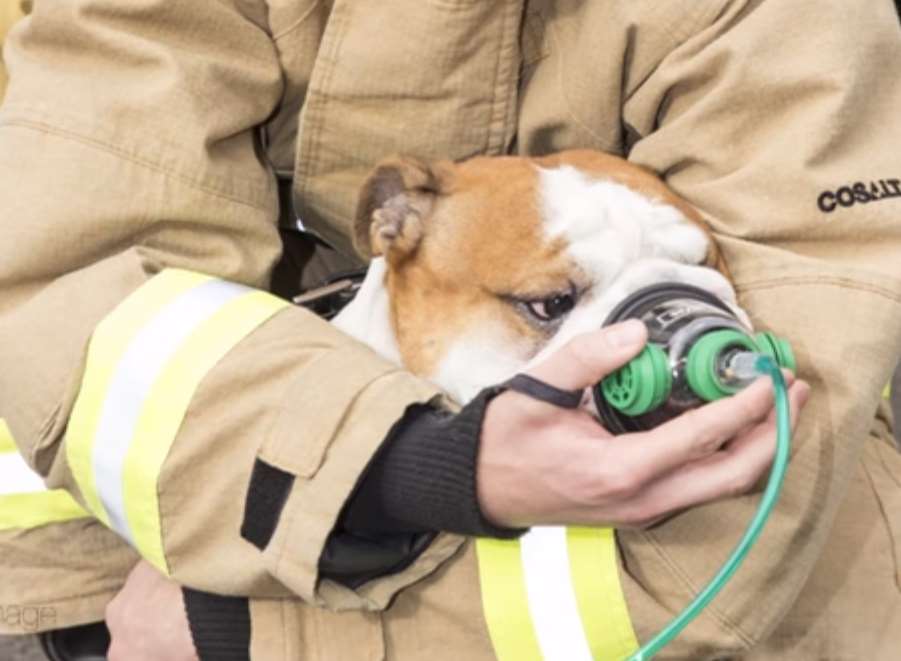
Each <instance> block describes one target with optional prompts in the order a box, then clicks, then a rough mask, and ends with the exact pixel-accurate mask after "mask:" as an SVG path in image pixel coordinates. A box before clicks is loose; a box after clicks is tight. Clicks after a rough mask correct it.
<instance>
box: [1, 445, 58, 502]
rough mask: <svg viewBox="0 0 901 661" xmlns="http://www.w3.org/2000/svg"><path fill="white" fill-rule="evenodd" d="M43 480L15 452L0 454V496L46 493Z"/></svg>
mask: <svg viewBox="0 0 901 661" xmlns="http://www.w3.org/2000/svg"><path fill="white" fill-rule="evenodd" d="M46 490H47V487H46V486H44V480H42V479H41V476H40V475H38V474H37V473H35V472H34V471H33V470H31V468H30V467H29V466H28V464H26V463H25V460H24V459H22V457H21V456H20V455H19V453H18V452H16V451H15V450H14V451H13V452H10V453H4V454H0V495H7V494H11V493H38V492H41V491H46Z"/></svg>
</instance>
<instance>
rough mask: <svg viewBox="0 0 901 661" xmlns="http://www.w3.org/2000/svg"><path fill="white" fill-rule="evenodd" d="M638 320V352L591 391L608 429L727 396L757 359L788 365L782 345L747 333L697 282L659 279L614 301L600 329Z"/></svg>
mask: <svg viewBox="0 0 901 661" xmlns="http://www.w3.org/2000/svg"><path fill="white" fill-rule="evenodd" d="M627 319H639V320H641V321H642V322H643V323H644V325H645V326H646V327H647V329H648V343H647V345H646V346H645V348H644V349H643V350H642V352H641V353H640V354H639V355H638V356H636V357H635V358H633V359H632V360H631V361H630V362H629V363H627V364H626V365H624V366H623V367H622V368H620V369H619V370H617V371H616V372H614V373H613V374H610V375H609V376H607V377H606V378H605V379H604V380H603V381H601V383H599V384H597V385H596V386H595V387H594V389H593V394H594V401H595V405H596V406H597V409H598V412H599V414H600V417H601V420H602V422H603V423H604V426H605V427H606V428H607V429H609V430H610V431H611V432H612V433H614V434H619V433H624V432H633V431H642V430H647V429H652V428H653V427H656V426H658V425H660V424H662V423H664V422H666V421H668V420H671V419H672V418H675V417H676V416H678V415H680V414H681V413H684V412H685V411H687V410H689V409H692V408H695V407H698V406H701V405H703V404H705V403H707V402H711V401H713V400H716V399H720V398H722V397H727V396H729V395H732V394H735V393H736V392H738V391H739V390H741V389H742V388H744V387H745V386H747V385H749V384H750V383H751V382H753V381H754V380H755V379H757V378H758V377H759V376H760V373H759V372H758V370H757V369H756V367H755V364H756V361H757V358H758V357H759V356H760V355H766V356H769V357H770V358H772V359H773V362H775V363H776V364H777V365H778V366H779V367H783V368H788V369H790V370H792V371H794V370H795V367H796V365H795V357H794V354H793V353H792V349H791V346H790V345H789V343H788V342H787V341H786V340H784V339H782V338H780V337H777V336H776V335H773V334H772V333H769V332H759V333H756V334H755V333H753V331H751V329H749V328H747V327H746V326H745V324H744V323H743V322H742V321H741V320H740V319H739V318H738V317H737V316H736V315H735V313H734V312H733V311H732V309H731V308H730V307H729V306H728V305H726V304H725V303H724V302H723V301H721V300H720V299H719V298H717V297H716V296H714V295H713V294H711V293H710V292H707V291H705V290H703V289H699V288H698V287H693V286H691V285H686V284H681V283H660V284H654V285H651V286H649V287H645V288H643V289H640V290H638V291H636V292H635V293H633V294H632V295H631V296H629V297H628V298H627V299H626V300H624V301H622V302H621V303H620V304H619V305H618V306H617V307H616V308H615V309H614V310H613V311H612V312H611V313H610V315H609V316H608V317H607V319H606V321H605V322H604V326H609V325H611V324H615V323H618V322H621V321H625V320H627Z"/></svg>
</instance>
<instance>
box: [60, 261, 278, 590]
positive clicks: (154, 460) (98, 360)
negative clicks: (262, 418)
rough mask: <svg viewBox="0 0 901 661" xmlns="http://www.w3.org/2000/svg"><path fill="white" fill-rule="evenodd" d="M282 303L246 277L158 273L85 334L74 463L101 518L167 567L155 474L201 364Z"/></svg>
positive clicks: (207, 365) (72, 437) (205, 368)
mask: <svg viewBox="0 0 901 661" xmlns="http://www.w3.org/2000/svg"><path fill="white" fill-rule="evenodd" d="M287 305H288V303H287V302H286V301H283V300H281V299H279V298H276V297H274V296H272V295H270V294H267V293H265V292H262V291H258V290H254V289H250V288H248V287H244V286H243V285H237V284H234V283H228V282H224V281H221V280H214V279H211V278H208V277H206V276H199V275H197V274H194V273H189V272H186V271H178V270H170V271H164V272H162V273H161V274H159V275H158V276H156V277H155V278H153V279H152V280H150V281H149V282H148V283H147V284H145V285H144V286H143V287H141V288H140V289H138V290H137V291H136V292H135V293H134V294H132V295H131V296H130V297H129V298H128V299H126V301H125V302H123V304H122V305H120V306H119V307H118V308H117V309H116V310H114V311H113V312H112V313H111V314H110V315H109V316H108V317H107V318H106V319H105V320H104V322H103V323H102V324H101V325H100V326H98V328H97V331H95V333H94V337H93V338H92V339H91V345H90V347H89V350H88V363H87V366H86V369H85V376H84V381H83V386H82V392H81V393H80V394H79V398H78V400H77V402H76V404H75V413H73V418H72V419H73V420H75V419H76V417H77V422H78V424H77V425H70V429H69V433H68V436H67V447H68V449H69V453H70V456H72V455H74V456H75V457H76V461H75V462H72V461H71V460H70V465H72V467H73V473H74V474H75V477H76V480H77V481H78V484H79V487H80V488H81V489H82V491H83V493H84V494H85V499H86V501H87V502H89V503H90V504H91V506H92V509H93V508H94V507H96V508H97V509H96V510H95V513H96V514H97V515H98V517H99V518H101V520H103V521H104V522H105V523H107V525H109V526H110V527H111V528H113V529H114V530H116V531H117V532H118V533H119V534H121V535H122V536H123V537H124V538H125V539H127V540H128V541H129V542H130V543H131V544H132V545H133V546H134V547H135V548H136V549H137V550H138V551H139V552H140V553H141V555H142V556H143V557H144V558H145V559H147V560H148V561H149V562H151V563H152V564H153V565H155V566H156V567H157V568H158V569H159V570H160V571H162V572H164V573H167V574H168V564H167V562H166V558H165V553H164V547H163V540H162V530H161V525H160V515H159V497H158V493H157V481H158V478H159V474H160V471H161V469H162V465H163V463H164V461H165V459H166V456H167V455H168V453H169V449H170V448H171V445H172V443H173V441H174V440H175V436H176V434H177V433H178V429H179V427H180V426H181V423H182V420H183V419H184V415H185V413H186V411H187V408H188V405H189V404H190V402H191V399H192V397H193V395H194V392H195V390H196V389H197V386H198V385H199V383H200V381H201V380H202V379H203V377H204V376H205V375H206V374H207V372H209V370H210V369H211V368H212V367H213V366H214V365H215V364H216V363H217V362H219V360H221V358H222V357H223V356H225V354H226V353H228V351H229V350H231V349H232V348H233V347H234V346H235V345H236V344H237V343H238V342H240V341H241V339H243V338H244V337H246V336H247V335H248V334H249V333H251V332H252V331H253V330H254V329H255V328H256V327H258V326H259V325H260V324H261V323H263V322H264V321H265V320H266V319H268V318H269V317H271V316H272V315H273V314H275V312H277V311H278V310H281V309H283V308H284V307H285V306H287ZM76 414H77V416H76ZM76 465H77V467H76ZM89 493H90V496H89V495H88V494H89Z"/></svg>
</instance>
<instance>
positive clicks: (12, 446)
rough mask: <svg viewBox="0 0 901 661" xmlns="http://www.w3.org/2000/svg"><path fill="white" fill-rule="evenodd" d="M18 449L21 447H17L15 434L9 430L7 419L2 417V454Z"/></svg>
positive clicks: (0, 446)
mask: <svg viewBox="0 0 901 661" xmlns="http://www.w3.org/2000/svg"><path fill="white" fill-rule="evenodd" d="M18 451H19V449H18V448H17V447H16V442H15V441H14V440H13V435H12V433H11V432H10V431H9V426H8V425H7V424H6V420H4V419H3V418H0V454H7V453H12V452H18Z"/></svg>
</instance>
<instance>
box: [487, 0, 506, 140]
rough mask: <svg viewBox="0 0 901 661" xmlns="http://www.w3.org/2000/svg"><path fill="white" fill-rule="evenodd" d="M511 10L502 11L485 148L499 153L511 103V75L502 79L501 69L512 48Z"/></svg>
mask: <svg viewBox="0 0 901 661" xmlns="http://www.w3.org/2000/svg"><path fill="white" fill-rule="evenodd" d="M509 11H510V9H509V8H508V7H507V8H504V10H503V11H501V24H500V28H499V32H500V37H501V44H500V47H499V48H498V53H497V61H496V62H495V65H494V83H493V85H492V87H493V88H494V103H493V104H492V108H491V116H490V117H489V119H488V135H487V140H486V143H485V148H486V150H487V152H488V153H492V150H494V149H497V150H498V153H500V151H501V149H502V147H503V144H504V133H505V129H506V124H507V122H506V118H507V115H508V113H507V104H508V103H509V93H510V89H509V77H508V80H505V81H501V69H502V68H505V67H504V60H505V58H506V57H507V55H508V50H509V49H510V48H511V44H509V43H506V42H507V40H506V39H505V37H506V36H507V23H508V21H509V16H508V14H507V13H508V12H509ZM498 125H500V126H498ZM496 126H497V140H496V141H495V139H494V133H495V127H496Z"/></svg>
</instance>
